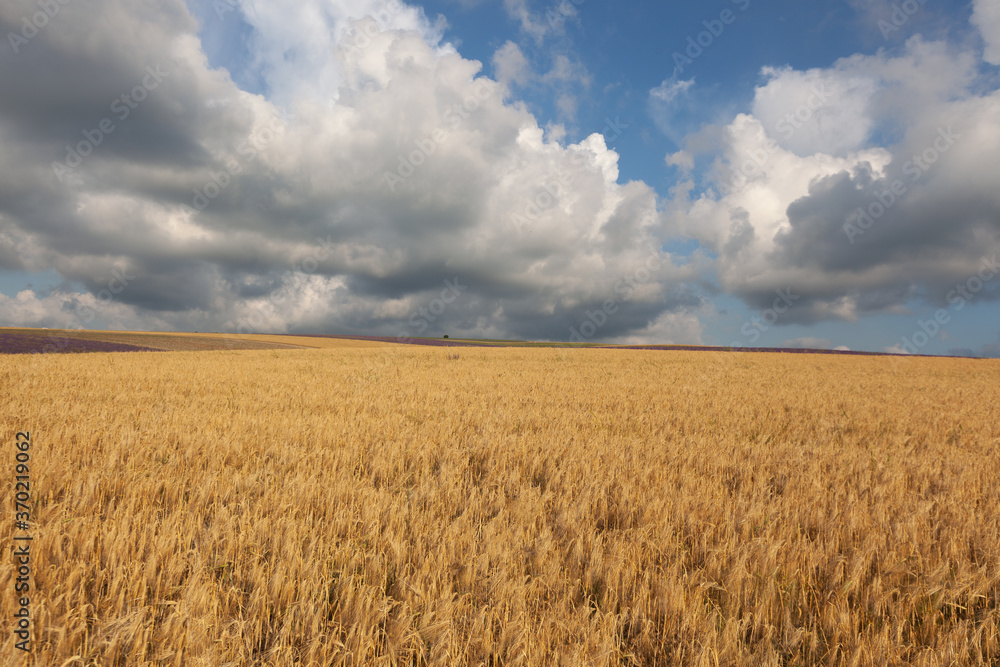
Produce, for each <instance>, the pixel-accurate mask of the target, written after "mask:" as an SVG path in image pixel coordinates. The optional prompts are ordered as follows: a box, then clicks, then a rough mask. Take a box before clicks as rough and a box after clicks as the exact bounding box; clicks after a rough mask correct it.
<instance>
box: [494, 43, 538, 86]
mask: <svg viewBox="0 0 1000 667" xmlns="http://www.w3.org/2000/svg"><path fill="white" fill-rule="evenodd" d="M493 67H494V70H495V71H496V77H497V81H499V82H501V83H504V84H507V85H510V84H512V83H514V84H517V85H523V84H524V83H525V82H526V81H527V80H528V78H529V77H530V76H531V67H530V65H529V64H528V59H527V58H525V57H524V54H523V53H522V52H521V49H520V48H519V47H518V45H517V44H515V43H514V42H511V41H507V42H505V43H504V45H503V46H501V47H500V48H499V49H497V50H496V53H494V54H493Z"/></svg>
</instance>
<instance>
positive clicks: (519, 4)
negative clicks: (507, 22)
mask: <svg viewBox="0 0 1000 667" xmlns="http://www.w3.org/2000/svg"><path fill="white" fill-rule="evenodd" d="M503 6H504V9H505V10H507V15H508V16H510V17H511V18H512V19H514V20H515V21H518V22H519V23H520V25H521V30H523V31H524V32H525V33H526V34H528V35H530V36H531V37H532V39H534V40H535V43H536V44H541V43H542V41H543V40H544V39H545V36H546V35H547V34H548V33H549V31H550V30H551V28H552V26H551V25H549V24H548V23H547V22H546V21H545V19H544V18H543V17H541V16H537V15H535V14H534V13H532V11H531V10H530V9H528V1H527V0H503Z"/></svg>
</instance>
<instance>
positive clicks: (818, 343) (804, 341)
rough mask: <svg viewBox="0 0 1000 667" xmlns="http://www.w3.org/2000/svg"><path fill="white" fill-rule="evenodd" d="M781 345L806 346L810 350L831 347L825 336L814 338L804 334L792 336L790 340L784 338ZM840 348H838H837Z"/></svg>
mask: <svg viewBox="0 0 1000 667" xmlns="http://www.w3.org/2000/svg"><path fill="white" fill-rule="evenodd" d="M781 346H782V347H796V348H806V349H810V350H828V349H830V348H832V347H833V343H831V342H830V341H829V340H828V339H826V338H816V337H814V336H804V337H802V338H793V339H791V340H786V341H785V342H783V343H782V344H781ZM837 349H840V348H837Z"/></svg>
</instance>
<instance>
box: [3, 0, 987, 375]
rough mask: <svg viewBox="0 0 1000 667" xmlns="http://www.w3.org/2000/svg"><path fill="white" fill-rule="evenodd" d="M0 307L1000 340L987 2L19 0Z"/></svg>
mask: <svg viewBox="0 0 1000 667" xmlns="http://www.w3.org/2000/svg"><path fill="white" fill-rule="evenodd" d="M0 36H2V37H3V39H0V91H2V94H0V326H27V327H50V328H57V327H58V328H86V329H127V330H146V331H149V330H157V331H173V330H176V331H232V332H240V333H265V332H267V333H331V334H354V335H358V334H360V335H381V336H396V337H403V338H406V337H417V336H427V337H437V336H443V335H450V336H451V337H452V338H458V337H474V338H510V339H527V340H550V341H568V340H572V341H577V342H580V341H592V342H610V343H690V344H708V345H724V346H753V347H761V346H768V347H771V346H775V347H778V346H780V347H810V348H827V349H833V348H847V349H853V350H868V351H891V352H902V353H920V354H953V355H964V356H989V357H998V356H1000V309H998V307H997V301H998V299H1000V266H998V264H997V261H998V253H1000V169H998V167H1000V76H998V74H1000V73H998V66H1000V0H974V1H973V2H940V1H938V0H905V1H901V2H895V1H894V2H890V1H888V0H840V1H836V0H834V1H831V2H824V3H803V2H792V1H791V0H715V1H709V2H700V3H691V2H683V3H682V2H655V3H654V2H628V1H626V2H616V3H607V2H597V0H544V1H543V0H434V1H428V2H425V3H422V4H416V3H403V2H399V1H397V0H299V1H297V2H295V3H289V2H279V1H277V0H188V1H187V2H185V1H183V0H6V1H5V2H4V3H2V4H0Z"/></svg>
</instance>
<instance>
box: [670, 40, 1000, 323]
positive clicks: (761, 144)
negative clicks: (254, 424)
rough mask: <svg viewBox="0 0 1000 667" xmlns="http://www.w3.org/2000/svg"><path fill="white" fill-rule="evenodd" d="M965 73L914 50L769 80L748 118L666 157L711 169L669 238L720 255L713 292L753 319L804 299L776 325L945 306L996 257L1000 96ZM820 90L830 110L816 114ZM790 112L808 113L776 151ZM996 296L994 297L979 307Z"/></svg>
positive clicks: (679, 193)
mask: <svg viewBox="0 0 1000 667" xmlns="http://www.w3.org/2000/svg"><path fill="white" fill-rule="evenodd" d="M975 72H976V63H975V60H974V58H973V56H972V55H970V54H969V53H966V52H961V51H954V50H952V49H950V48H949V47H947V46H946V45H944V44H942V43H928V42H924V41H923V40H922V39H920V38H913V39H911V40H909V41H908V42H907V44H906V47H905V49H904V51H903V52H902V53H901V54H898V55H888V54H885V53H878V54H876V55H873V56H852V57H851V58H847V59H844V60H841V61H838V62H836V63H834V65H832V66H831V67H830V68H827V69H824V70H809V71H807V72H797V71H794V70H789V69H782V70H765V72H764V73H765V75H766V79H767V81H766V82H765V83H764V84H763V85H762V86H761V88H759V89H758V91H757V96H756V97H755V104H754V110H755V113H753V114H741V115H739V116H737V117H736V119H734V120H733V122H732V123H730V124H729V125H728V126H726V127H724V128H721V130H719V131H715V133H714V135H713V137H714V139H715V144H712V143H708V144H707V149H706V144H705V143H704V142H702V144H699V143H698V142H697V141H693V139H699V140H700V138H699V137H689V141H688V143H687V145H686V146H685V148H684V151H685V153H683V154H682V157H684V160H681V159H680V158H678V159H673V158H668V159H671V160H672V161H674V162H677V163H679V164H684V163H687V164H690V163H691V160H692V159H693V158H692V157H691V156H692V155H695V156H696V155H697V154H699V153H700V154H702V155H706V154H707V155H708V156H710V157H711V156H714V157H715V163H714V165H713V166H712V168H711V169H710V171H709V173H708V181H707V182H706V183H704V184H702V185H701V187H699V184H698V183H696V182H694V181H693V180H688V181H684V182H681V183H679V184H678V186H677V187H676V188H675V196H674V199H673V201H672V202H671V205H670V220H671V225H672V226H671V228H672V229H675V230H677V232H678V234H679V235H685V236H690V237H693V238H696V239H698V241H699V242H700V243H701V244H702V246H704V247H705V248H706V249H708V250H710V251H712V252H713V253H716V254H717V256H718V260H719V261H718V264H717V265H716V273H717V276H718V281H719V285H720V288H721V289H722V290H723V291H725V292H728V293H730V294H735V295H737V296H739V297H740V298H741V299H743V300H744V301H745V302H746V303H747V304H748V305H749V306H750V307H751V308H754V309H760V308H765V307H767V305H768V303H769V302H770V301H771V300H773V294H774V291H775V290H777V289H787V288H790V289H792V290H793V291H794V292H795V293H796V294H799V295H801V297H802V298H801V299H800V301H799V302H797V303H796V305H795V306H794V307H793V308H791V309H789V312H788V313H787V314H786V315H784V316H783V317H782V323H783V324H784V323H800V324H809V323H815V322H819V321H823V320H829V319H835V320H846V321H855V320H857V319H858V318H860V317H862V316H864V315H867V314H872V313H903V312H907V311H908V310H909V308H910V306H911V305H914V304H919V303H928V304H935V305H938V306H940V305H942V304H945V303H946V295H947V294H948V293H949V291H950V290H952V289H954V288H955V286H956V284H958V283H960V282H964V281H965V280H967V279H968V278H969V277H970V276H972V275H974V274H975V273H976V271H977V270H978V268H979V266H980V264H981V263H982V261H983V259H984V257H990V256H991V255H992V254H993V253H994V252H996V251H997V250H1000V193H998V191H997V189H996V187H995V184H994V183H992V181H993V180H994V179H993V178H992V176H991V174H992V172H991V167H990V165H991V164H992V161H993V160H994V158H993V157H992V156H994V155H995V154H996V153H997V151H1000V95H998V93H997V92H996V91H993V92H986V93H983V92H980V89H979V88H978V86H977V84H976V83H975ZM865 82H877V83H876V84H870V83H865ZM779 84H780V85H779ZM819 86H824V87H825V90H824V91H823V97H826V98H827V101H826V102H822V103H820V104H815V105H813V106H815V108H813V106H810V101H809V95H810V94H811V95H815V96H816V97H815V99H814V100H813V102H819V101H820V100H819V98H820V96H819V95H818V94H817V93H816V91H815V90H813V89H814V87H817V88H818V87H819ZM768 91H769V92H768ZM809 91H812V92H811V93H810V92H809ZM831 91H839V92H837V93H834V92H831ZM845 100H847V101H848V102H849V103H845ZM862 101H863V102H864V103H863V104H862ZM802 105H805V108H807V109H809V114H805V113H803V114H802V115H801V116H800V117H801V118H803V119H804V120H802V121H801V123H800V124H801V127H797V128H796V127H794V126H793V127H791V129H792V130H793V131H792V132H791V133H790V134H791V136H790V137H789V136H785V137H783V136H782V127H781V126H780V125H779V124H780V123H781V120H782V119H783V118H787V114H789V113H791V114H794V113H795V112H796V109H801V108H803V106H802ZM782 106H785V109H787V110H788V111H787V113H786V112H783V111H782ZM757 113H760V114H761V115H762V116H764V117H765V118H764V119H762V118H759V117H758V116H757ZM806 116H808V118H806ZM845 120H846V121H849V122H846V123H845V122H844V121H845ZM852 128H862V129H863V131H862V132H859V133H857V134H854V133H853V132H854V130H853V129H852ZM786 134H789V133H786ZM701 137H704V135H701ZM876 139H880V141H876ZM883 142H884V143H883ZM880 144H882V145H880ZM716 146H718V149H716V148H715V147H716ZM715 150H717V152H714V153H713V152H712V151H715ZM702 159H704V158H702ZM691 178H692V179H693V178H694V177H693V176H692V177H691ZM859 211H860V212H861V213H859ZM865 216H867V217H865ZM869 220H870V224H869ZM856 224H861V225H862V226H864V227H866V229H864V230H861V231H862V232H863V233H862V234H860V235H858V234H854V233H853V231H852V228H851V227H850V226H851V225H856ZM845 225H846V226H848V227H847V228H845ZM998 297H1000V290H998V289H996V287H995V286H992V285H991V286H990V287H989V288H988V289H984V290H983V291H982V292H981V293H979V294H978V295H977V297H976V298H977V299H978V300H981V301H990V300H994V299H996V298H998Z"/></svg>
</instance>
